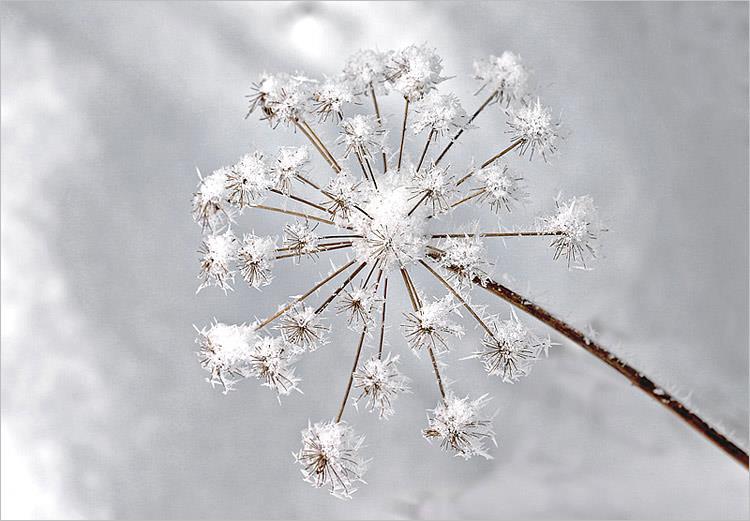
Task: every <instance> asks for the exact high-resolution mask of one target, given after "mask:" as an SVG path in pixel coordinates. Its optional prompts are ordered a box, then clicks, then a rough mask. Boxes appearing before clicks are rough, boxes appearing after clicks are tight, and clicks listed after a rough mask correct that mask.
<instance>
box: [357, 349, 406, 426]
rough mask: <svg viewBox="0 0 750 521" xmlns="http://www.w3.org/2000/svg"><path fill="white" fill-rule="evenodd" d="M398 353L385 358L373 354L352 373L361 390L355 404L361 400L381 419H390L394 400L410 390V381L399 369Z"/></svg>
mask: <svg viewBox="0 0 750 521" xmlns="http://www.w3.org/2000/svg"><path fill="white" fill-rule="evenodd" d="M398 365H399V358H398V355H396V356H393V357H392V356H391V355H390V353H389V354H388V356H386V357H385V358H380V357H378V356H373V357H372V358H370V359H368V360H367V361H366V362H365V363H364V364H362V365H360V367H359V368H358V369H357V371H356V372H355V373H354V374H353V375H352V377H353V379H354V380H353V382H354V388H355V389H358V390H359V391H360V394H359V396H358V397H357V398H356V399H355V402H354V403H355V405H356V404H358V403H359V402H360V401H361V400H365V401H366V407H367V409H368V410H369V411H371V412H376V413H377V414H378V417H379V418H380V419H388V418H389V417H390V416H391V415H392V414H393V412H394V411H393V401H394V400H395V399H396V398H397V397H398V395H399V394H401V393H406V392H409V386H408V381H409V379H408V378H407V377H405V376H404V375H403V374H401V372H400V371H399V370H398Z"/></svg>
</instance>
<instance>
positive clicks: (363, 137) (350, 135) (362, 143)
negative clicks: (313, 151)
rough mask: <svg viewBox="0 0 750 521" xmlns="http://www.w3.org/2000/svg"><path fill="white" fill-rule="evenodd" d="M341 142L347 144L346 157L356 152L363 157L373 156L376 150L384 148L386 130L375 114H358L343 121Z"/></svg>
mask: <svg viewBox="0 0 750 521" xmlns="http://www.w3.org/2000/svg"><path fill="white" fill-rule="evenodd" d="M340 126H341V135H340V136H339V140H338V141H339V143H343V144H344V145H346V150H345V152H344V158H347V157H349V155H350V154H352V153H354V154H355V155H357V156H359V157H360V158H361V159H364V158H369V157H371V154H372V153H374V152H375V151H380V150H383V147H384V143H383V138H384V137H385V131H384V130H383V129H382V128H380V126H379V125H378V123H377V121H376V119H375V117H374V116H363V115H361V114H357V115H356V116H352V117H351V118H345V119H344V120H342V121H341V125H340Z"/></svg>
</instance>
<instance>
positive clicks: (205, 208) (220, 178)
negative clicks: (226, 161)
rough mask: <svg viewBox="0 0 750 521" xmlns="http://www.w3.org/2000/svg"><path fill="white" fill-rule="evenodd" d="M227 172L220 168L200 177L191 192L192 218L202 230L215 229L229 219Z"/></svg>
mask: <svg viewBox="0 0 750 521" xmlns="http://www.w3.org/2000/svg"><path fill="white" fill-rule="evenodd" d="M228 173H229V172H228V170H227V169H226V168H220V169H219V170H216V171H214V172H213V173H212V174H211V175H208V176H206V177H201V180H200V184H199V185H198V190H197V191H196V192H195V193H194V194H193V219H195V222H197V223H198V224H200V225H201V227H202V228H203V229H204V230H207V229H209V230H214V229H217V228H219V227H220V226H222V225H223V224H225V223H226V222H227V221H228V220H229V216H230V215H229V213H228V211H227V204H226V198H227V174H228ZM199 176H200V173H199Z"/></svg>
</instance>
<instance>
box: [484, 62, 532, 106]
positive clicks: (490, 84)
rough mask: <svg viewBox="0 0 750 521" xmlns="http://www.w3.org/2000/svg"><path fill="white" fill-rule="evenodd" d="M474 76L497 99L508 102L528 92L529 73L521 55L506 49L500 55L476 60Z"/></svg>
mask: <svg viewBox="0 0 750 521" xmlns="http://www.w3.org/2000/svg"><path fill="white" fill-rule="evenodd" d="M474 77H475V78H476V79H477V80H479V81H480V82H481V83H482V89H484V88H488V89H489V90H490V91H491V92H493V93H494V94H495V99H497V100H499V101H500V102H504V103H506V104H508V103H510V102H511V101H514V100H519V99H522V98H523V96H524V95H525V94H526V88H527V84H528V80H529V73H528V71H527V70H526V67H524V65H523V63H522V62H521V58H520V56H518V55H517V54H514V53H512V52H510V51H505V52H503V53H502V54H501V55H500V56H494V55H490V56H489V57H488V58H484V59H482V60H476V61H475V62H474Z"/></svg>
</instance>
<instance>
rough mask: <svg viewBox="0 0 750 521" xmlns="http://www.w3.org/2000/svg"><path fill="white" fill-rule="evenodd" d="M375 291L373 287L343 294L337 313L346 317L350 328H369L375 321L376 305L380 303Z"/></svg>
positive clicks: (345, 291)
mask: <svg viewBox="0 0 750 521" xmlns="http://www.w3.org/2000/svg"><path fill="white" fill-rule="evenodd" d="M375 290H376V287H375V286H374V285H373V286H370V287H356V288H354V289H348V290H344V291H343V292H342V294H341V297H340V300H339V305H338V307H337V311H338V312H339V313H341V314H343V315H346V318H347V323H348V324H349V326H352V327H361V326H367V325H369V324H370V323H371V322H372V321H373V319H374V314H375V311H376V305H377V304H378V303H379V302H380V299H379V298H378V296H377V294H376V292H375Z"/></svg>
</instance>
